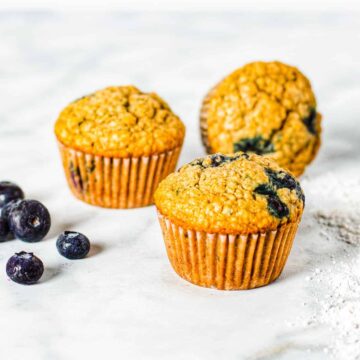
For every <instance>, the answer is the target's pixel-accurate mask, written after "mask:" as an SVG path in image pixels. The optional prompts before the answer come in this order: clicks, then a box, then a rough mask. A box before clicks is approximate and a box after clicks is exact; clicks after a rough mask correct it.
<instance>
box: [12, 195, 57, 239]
mask: <svg viewBox="0 0 360 360" xmlns="http://www.w3.org/2000/svg"><path fill="white" fill-rule="evenodd" d="M8 216H9V226H10V230H11V231H12V232H13V233H14V235H15V237H16V238H18V239H20V240H23V241H26V242H37V241H40V240H41V239H43V238H44V237H45V236H46V234H47V233H48V231H49V229H50V225H51V220H50V214H49V211H48V209H47V208H46V207H45V206H44V205H43V204H41V203H40V202H39V201H37V200H21V201H18V202H16V203H15V204H13V205H12V206H11V208H10V210H9V215H8Z"/></svg>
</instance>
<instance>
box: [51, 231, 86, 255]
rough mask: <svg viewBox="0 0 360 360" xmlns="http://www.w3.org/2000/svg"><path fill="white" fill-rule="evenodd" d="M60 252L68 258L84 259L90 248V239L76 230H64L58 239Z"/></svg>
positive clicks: (57, 243) (57, 244)
mask: <svg viewBox="0 0 360 360" xmlns="http://www.w3.org/2000/svg"><path fill="white" fill-rule="evenodd" d="M56 247H57V249H58V251H59V253H60V254H61V255H62V256H64V257H66V258H67V259H71V260H74V259H83V258H84V257H85V256H86V255H87V254H88V252H89V250H90V241H89V239H88V238H87V237H86V236H85V235H83V234H81V233H79V232H76V231H64V232H63V233H62V234H60V236H59V237H58V239H57V241H56Z"/></svg>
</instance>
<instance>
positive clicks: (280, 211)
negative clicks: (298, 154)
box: [254, 168, 305, 218]
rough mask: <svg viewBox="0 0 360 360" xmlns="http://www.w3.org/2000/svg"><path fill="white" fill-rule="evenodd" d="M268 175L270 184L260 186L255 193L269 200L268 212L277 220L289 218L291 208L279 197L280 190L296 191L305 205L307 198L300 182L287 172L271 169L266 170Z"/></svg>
mask: <svg viewBox="0 0 360 360" xmlns="http://www.w3.org/2000/svg"><path fill="white" fill-rule="evenodd" d="M265 172H266V175H267V176H268V178H269V183H267V184H260V185H258V186H257V187H256V188H255V189H254V192H255V193H256V194H259V195H264V196H266V198H267V203H268V210H269V212H270V214H271V215H273V216H275V217H277V218H283V217H286V216H289V208H288V207H287V205H286V204H284V203H283V202H282V201H281V200H280V198H279V196H278V195H277V190H278V189H283V188H286V189H289V190H295V191H296V194H297V196H298V198H299V199H301V200H302V202H303V204H304V203H305V196H304V193H303V192H302V190H301V187H300V184H299V182H298V181H297V180H296V179H295V178H294V177H292V176H291V175H290V174H288V173H286V172H285V171H274V170H271V169H269V168H266V169H265Z"/></svg>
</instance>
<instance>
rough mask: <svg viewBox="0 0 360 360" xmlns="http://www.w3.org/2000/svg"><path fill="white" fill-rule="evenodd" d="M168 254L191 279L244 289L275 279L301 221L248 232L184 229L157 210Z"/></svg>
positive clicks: (222, 286) (217, 286)
mask: <svg viewBox="0 0 360 360" xmlns="http://www.w3.org/2000/svg"><path fill="white" fill-rule="evenodd" d="M158 216H159V221H160V225H161V228H162V232H163V235H164V241H165V245H166V250H167V254H168V257H169V260H170V263H171V265H172V267H173V268H174V270H175V271H176V273H177V274H178V275H179V276H181V277H182V278H184V279H185V280H188V281H189V282H191V283H193V284H195V285H199V286H204V287H209V288H216V289H219V290H245V289H252V288H256V287H259V286H264V285H267V284H269V283H271V282H273V281H274V280H276V279H277V278H278V277H279V276H280V274H281V272H282V270H283V268H284V266H285V263H286V260H287V258H288V256H289V253H290V250H291V247H292V244H293V240H294V237H295V234H296V230H297V227H298V224H299V222H294V223H287V224H284V225H281V226H279V228H278V229H277V230H273V231H268V232H261V233H257V234H248V235H241V234H238V235H230V234H210V233H207V232H203V231H194V230H188V229H184V228H183V227H181V226H178V225H176V224H175V223H173V222H172V221H171V220H170V219H168V218H166V217H164V216H163V215H161V214H160V213H159V212H158Z"/></svg>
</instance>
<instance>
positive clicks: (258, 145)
mask: <svg viewBox="0 0 360 360" xmlns="http://www.w3.org/2000/svg"><path fill="white" fill-rule="evenodd" d="M233 149H234V152H238V151H243V152H253V153H255V154H258V155H263V154H268V153H271V152H274V151H275V149H274V145H273V144H272V143H271V141H270V140H267V139H264V138H263V137H262V136H260V135H258V136H255V137H253V138H245V139H241V140H239V141H237V142H235V143H234V144H233Z"/></svg>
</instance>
